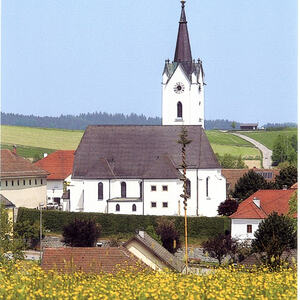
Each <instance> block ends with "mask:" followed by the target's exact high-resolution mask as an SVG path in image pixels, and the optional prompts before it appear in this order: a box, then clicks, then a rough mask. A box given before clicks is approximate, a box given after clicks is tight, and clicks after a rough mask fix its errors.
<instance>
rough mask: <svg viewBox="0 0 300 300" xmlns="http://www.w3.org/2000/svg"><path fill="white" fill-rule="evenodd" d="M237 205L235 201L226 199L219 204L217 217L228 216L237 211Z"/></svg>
mask: <svg viewBox="0 0 300 300" xmlns="http://www.w3.org/2000/svg"><path fill="white" fill-rule="evenodd" d="M238 207H239V204H238V202H237V201H235V200H232V199H226V200H225V201H224V202H221V203H220V205H219V207H218V215H220V216H230V215H232V214H233V213H235V212H236V211H237V209H238Z"/></svg>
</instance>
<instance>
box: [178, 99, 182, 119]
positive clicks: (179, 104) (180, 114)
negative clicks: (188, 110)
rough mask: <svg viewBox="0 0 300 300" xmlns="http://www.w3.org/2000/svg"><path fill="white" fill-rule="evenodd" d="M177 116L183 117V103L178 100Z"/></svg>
mask: <svg viewBox="0 0 300 300" xmlns="http://www.w3.org/2000/svg"><path fill="white" fill-rule="evenodd" d="M177 118H182V103H181V102H180V101H179V102H177Z"/></svg>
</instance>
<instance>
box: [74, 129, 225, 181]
mask: <svg viewBox="0 0 300 300" xmlns="http://www.w3.org/2000/svg"><path fill="white" fill-rule="evenodd" d="M186 129H187V131H188V137H189V139H191V140H192V142H191V143H190V144H189V145H187V151H186V157H187V166H188V169H216V168H218V169H219V168H220V165H219V163H218V161H217V159H216V156H215V155H214V153H213V150H212V148H211V146H210V144H209V142H208V139H207V137H206V135H205V133H204V130H203V128H202V127H201V126H199V125H198V126H197V125H195V126H186ZM180 132H181V126H174V125H173V126H171V125H170V126H166V125H164V126H110V125H109V126H105V125H95V126H88V127H87V129H86V131H85V133H84V135H83V137H82V139H81V142H80V144H79V146H78V148H77V150H76V152H75V158H74V166H73V174H72V177H73V178H85V179H110V178H141V179H143V178H144V179H177V178H180V176H181V174H180V172H179V171H178V169H179V168H181V167H180V166H181V145H180V144H179V143H178V142H177V141H178V139H179V134H180Z"/></svg>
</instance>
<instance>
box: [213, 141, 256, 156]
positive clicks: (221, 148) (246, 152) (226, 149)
mask: <svg viewBox="0 0 300 300" xmlns="http://www.w3.org/2000/svg"><path fill="white" fill-rule="evenodd" d="M211 146H212V148H213V150H214V153H218V154H219V155H221V156H223V155H224V154H226V153H229V154H231V155H233V156H235V157H237V156H240V155H241V156H242V158H243V159H254V158H257V159H260V157H261V153H260V151H259V150H258V149H257V148H254V147H253V148H251V147H239V146H230V145H218V144H211Z"/></svg>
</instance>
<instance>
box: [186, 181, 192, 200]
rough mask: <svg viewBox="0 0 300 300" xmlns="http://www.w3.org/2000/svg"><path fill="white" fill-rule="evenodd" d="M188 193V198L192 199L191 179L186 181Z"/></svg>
mask: <svg viewBox="0 0 300 300" xmlns="http://www.w3.org/2000/svg"><path fill="white" fill-rule="evenodd" d="M186 193H187V195H188V197H189V198H190V197H191V181H190V180H189V179H187V180H186Z"/></svg>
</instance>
